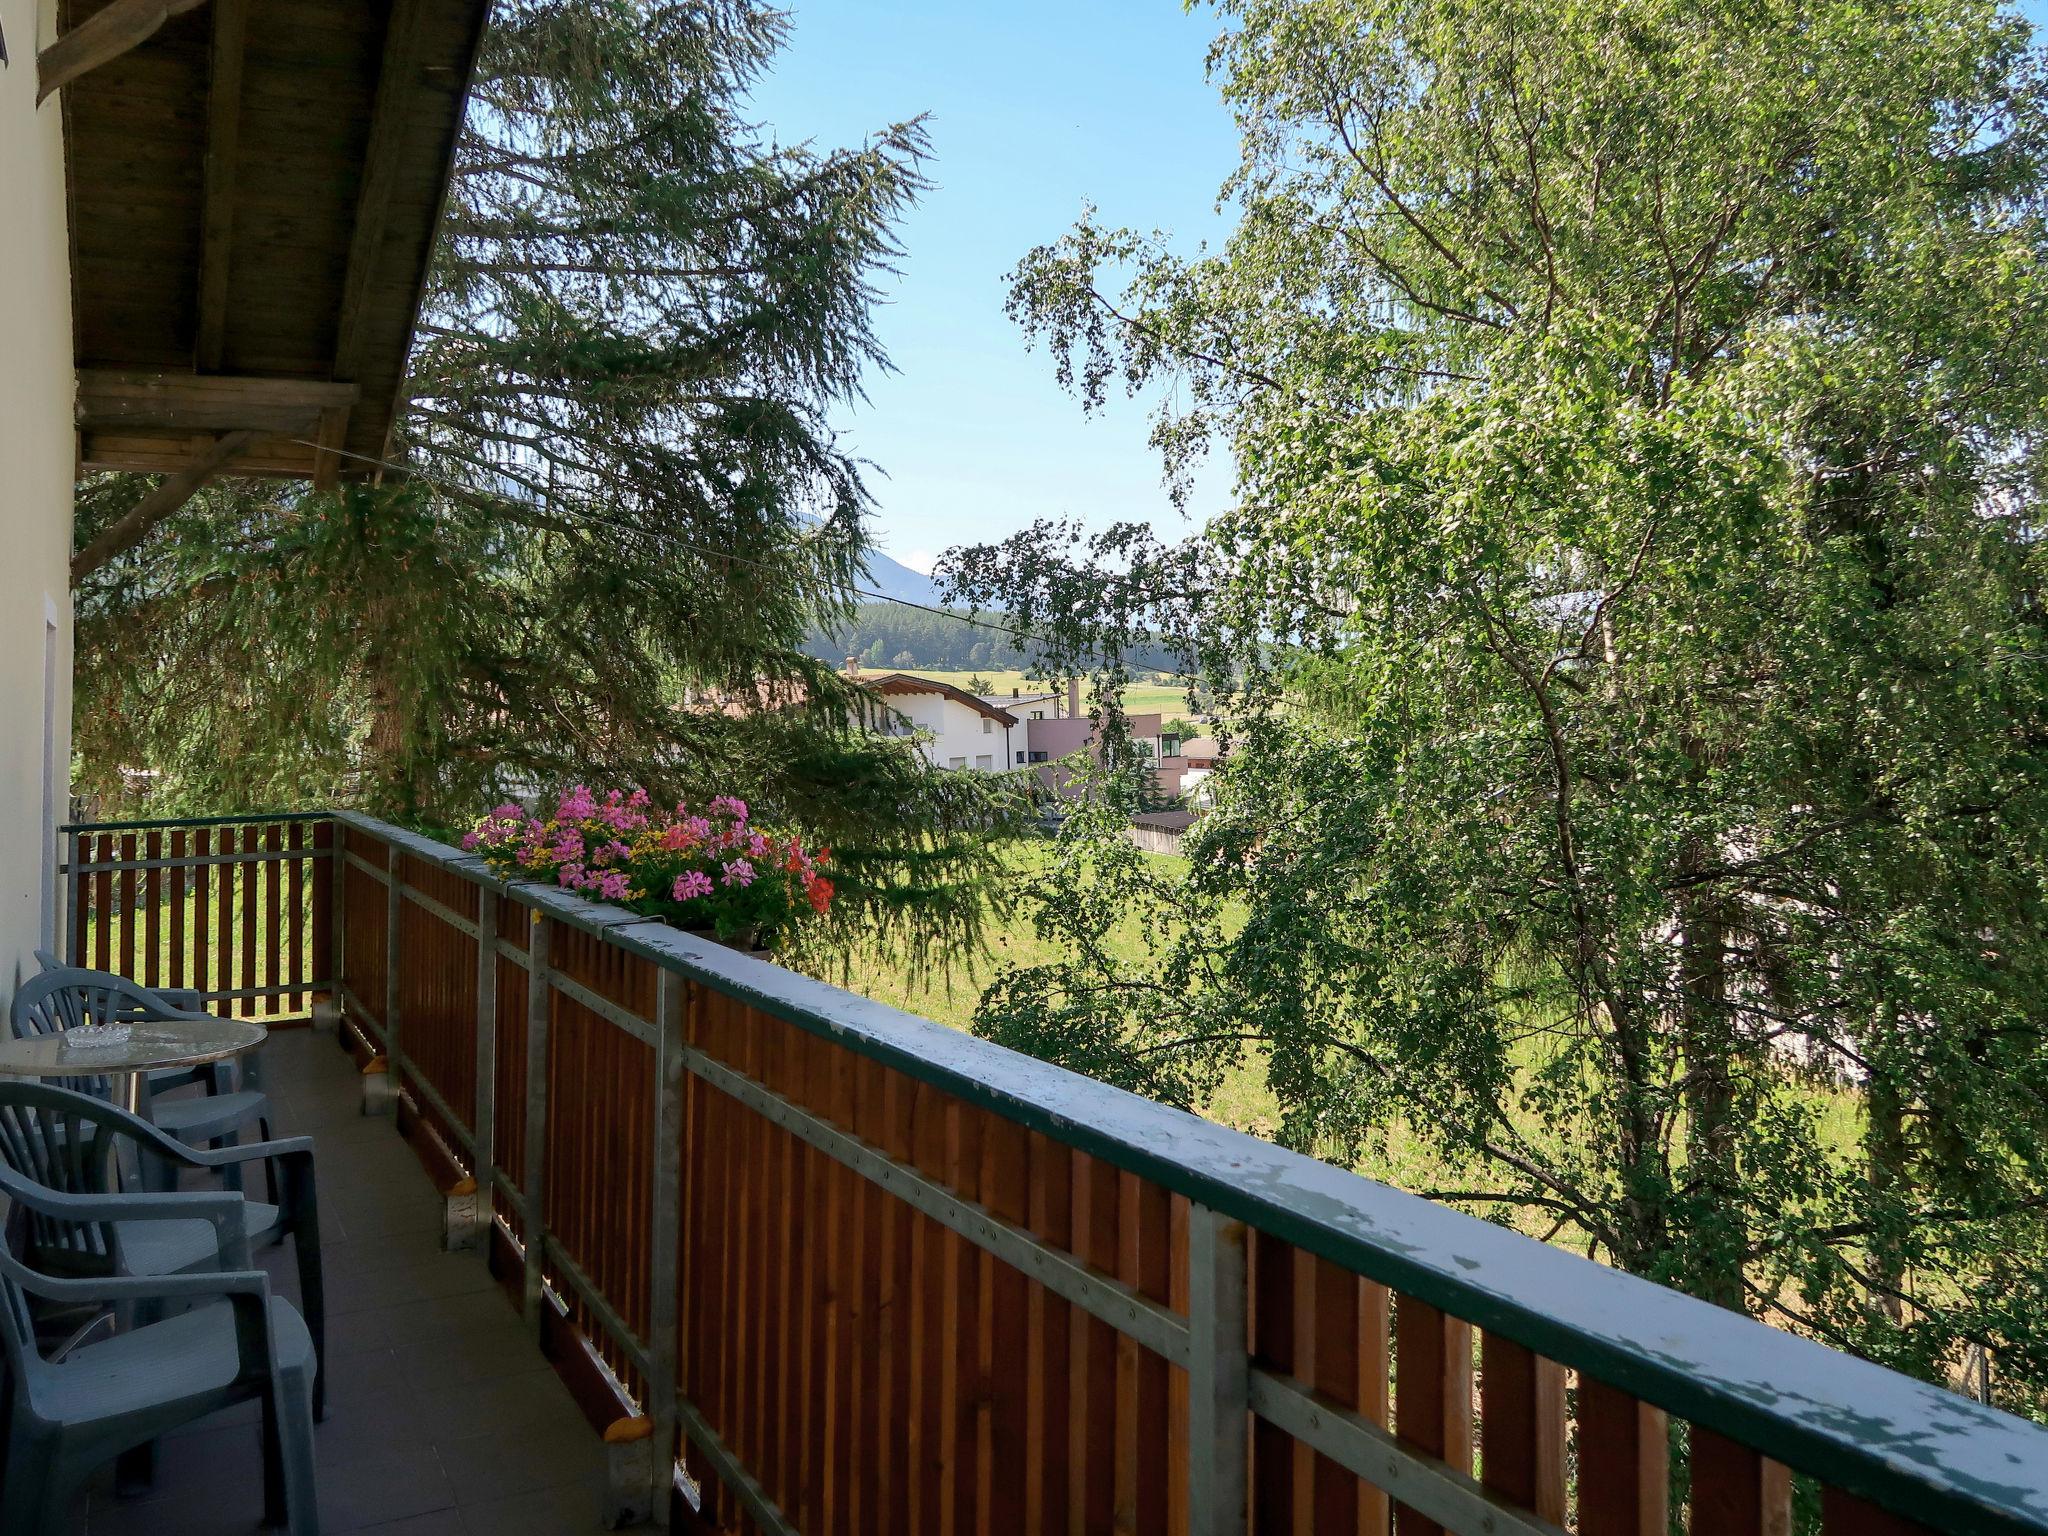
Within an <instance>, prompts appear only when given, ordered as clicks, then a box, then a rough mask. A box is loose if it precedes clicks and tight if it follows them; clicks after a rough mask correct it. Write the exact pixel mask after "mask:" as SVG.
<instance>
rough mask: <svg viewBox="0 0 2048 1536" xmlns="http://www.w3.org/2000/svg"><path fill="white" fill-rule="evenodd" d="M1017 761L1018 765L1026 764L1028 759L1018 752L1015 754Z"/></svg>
mask: <svg viewBox="0 0 2048 1536" xmlns="http://www.w3.org/2000/svg"><path fill="white" fill-rule="evenodd" d="M1017 761H1018V762H1020V763H1022V762H1027V761H1029V759H1027V758H1026V757H1025V756H1024V754H1023V753H1022V752H1019V753H1018V754H1017Z"/></svg>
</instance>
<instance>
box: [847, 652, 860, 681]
mask: <svg viewBox="0 0 2048 1536" xmlns="http://www.w3.org/2000/svg"><path fill="white" fill-rule="evenodd" d="M846 675H847V676H848V677H859V676H860V658H859V657H858V656H849V657H847V658H846Z"/></svg>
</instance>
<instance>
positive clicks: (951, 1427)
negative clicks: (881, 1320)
mask: <svg viewBox="0 0 2048 1536" xmlns="http://www.w3.org/2000/svg"><path fill="white" fill-rule="evenodd" d="M981 1130H983V1116H981V1112H979V1110H969V1108H967V1106H965V1104H961V1102H958V1100H948V1104H946V1184H948V1188H952V1190H954V1192H956V1194H961V1196H965V1198H969V1200H973V1198H977V1196H979V1190H981ZM946 1237H948V1243H946V1305H948V1309H950V1317H948V1319H946V1321H942V1323H940V1337H942V1339H944V1348H946V1360H944V1366H942V1370H940V1380H942V1391H944V1397H946V1419H944V1425H942V1436H944V1438H946V1444H948V1446H950V1454H948V1458H946V1460H948V1491H950V1499H948V1503H950V1509H952V1524H950V1526H948V1530H954V1532H963V1534H965V1532H971V1530H975V1503H977V1491H979V1477H981V1438H983V1432H981V1417H983V1413H985V1409H987V1399H985V1395H983V1393H981V1391H979V1384H981V1266H983V1262H985V1260H987V1255H985V1253H981V1249H977V1247H973V1245H971V1243H969V1241H967V1239H965V1237H958V1235H956V1233H954V1231H952V1229H946Z"/></svg>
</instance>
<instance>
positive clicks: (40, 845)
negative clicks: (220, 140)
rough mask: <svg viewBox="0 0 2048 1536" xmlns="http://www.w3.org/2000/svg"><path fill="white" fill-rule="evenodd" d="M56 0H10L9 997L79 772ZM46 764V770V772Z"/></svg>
mask: <svg viewBox="0 0 2048 1536" xmlns="http://www.w3.org/2000/svg"><path fill="white" fill-rule="evenodd" d="M55 10H56V5H55V0H0V29H4V31H5V36H6V39H7V53H8V57H9V61H10V62H9V63H8V64H7V65H6V67H4V68H0V539H4V548H5V558H4V559H0V1001H4V999H5V998H6V997H11V996H12V995H13V991H14V987H15V984H16V982H17V980H18V979H19V978H20V977H21V976H22V975H23V974H25V973H26V972H29V971H32V970H33V969H34V966H35V961H34V958H33V957H32V955H31V954H30V951H31V950H32V949H33V948H34V947H35V946H36V944H37V943H38V942H40V937H41V933H42V927H43V922H44V905H45V902H46V900H47V899H48V892H49V887H48V885H47V884H46V881H47V879H48V870H49V866H48V863H47V860H48V857H49V853H50V844H49V843H48V842H46V838H47V836H48V833H49V829H50V827H51V825H52V824H53V823H54V822H58V821H62V820H64V819H65V810H66V803H67V800H68V797H69V793H70V774H71V748H70V741H71V587H70V579H69V562H70V554H71V488H72V474H73V465H74V463H75V456H76V450H75V448H74V445H73V439H72V424H71V406H72V395H73V381H72V359H71V280H70V258H69V244H68V241H67V239H66V236H65V222H64V219H65V214H64V142H63V120H62V116H61V114H60V111H59V100H58V98H57V97H55V96H53V97H51V98H50V99H49V100H48V101H46V102H44V103H43V105H42V106H41V107H38V106H37V105H36V50H37V49H38V48H39V47H41V46H43V45H45V44H47V43H49V42H50V41H51V39H52V37H53V36H54V31H53V22H52V17H53V16H54V13H55ZM46 769H47V772H46Z"/></svg>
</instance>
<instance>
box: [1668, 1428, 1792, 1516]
mask: <svg viewBox="0 0 2048 1536" xmlns="http://www.w3.org/2000/svg"><path fill="white" fill-rule="evenodd" d="M1688 1481H1689V1484H1690V1502H1691V1506H1692V1532H1693V1536H1791V1530H1792V1474H1791V1473H1790V1471H1788V1470H1787V1469H1786V1468H1785V1467H1784V1466H1783V1465H1782V1464H1780V1463H1778V1462H1775V1461H1771V1460H1769V1459H1768V1458H1767V1457H1765V1456H1763V1455H1761V1454H1759V1453H1758V1452H1756V1451H1753V1450H1751V1449H1750V1448H1749V1447H1748V1446H1746V1445H1738V1444H1737V1443H1736V1442H1735V1441H1733V1440H1730V1439H1727V1438H1725V1437H1724V1436H1721V1435H1717V1434H1715V1433H1714V1432H1713V1431H1712V1430H1709V1429H1702V1428H1700V1427H1699V1426H1698V1425H1694V1426H1693V1429H1692V1441H1691V1465H1690V1477H1689V1479H1688Z"/></svg>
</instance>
